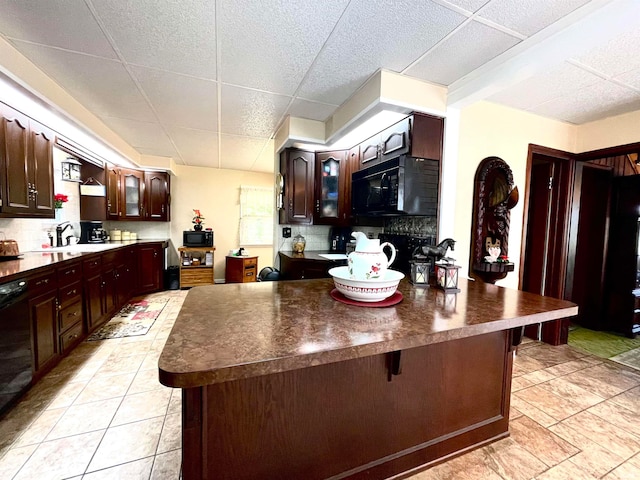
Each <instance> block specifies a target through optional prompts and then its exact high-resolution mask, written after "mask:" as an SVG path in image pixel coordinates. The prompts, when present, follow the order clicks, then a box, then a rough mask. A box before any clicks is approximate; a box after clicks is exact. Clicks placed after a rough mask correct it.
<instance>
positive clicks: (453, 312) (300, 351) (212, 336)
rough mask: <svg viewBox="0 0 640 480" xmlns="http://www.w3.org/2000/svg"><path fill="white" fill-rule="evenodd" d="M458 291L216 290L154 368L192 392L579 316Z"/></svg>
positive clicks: (526, 297) (511, 296)
mask: <svg viewBox="0 0 640 480" xmlns="http://www.w3.org/2000/svg"><path fill="white" fill-rule="evenodd" d="M459 286H460V288H461V290H462V291H461V292H460V293H458V294H445V293H444V292H442V291H441V290H439V289H437V288H435V287H431V288H428V289H423V288H417V287H414V286H413V285H411V283H409V282H408V281H407V280H406V279H404V280H402V281H401V282H400V286H399V291H400V292H401V293H402V294H403V296H404V299H403V301H402V302H401V303H399V304H397V305H395V306H392V307H386V308H372V307H359V306H351V305H345V304H343V303H341V302H338V301H336V300H334V299H333V298H332V297H331V296H330V295H329V293H330V291H331V290H332V289H333V280H332V279H319V280H299V281H281V282H258V283H245V284H224V285H211V286H203V287H196V288H193V289H192V290H191V291H190V292H189V293H188V295H187V298H186V299H185V302H184V304H183V306H182V309H181V311H180V313H179V315H178V318H177V319H176V322H175V325H174V327H173V330H172V331H171V333H170V335H169V338H168V339H167V342H166V344H165V346H164V350H163V351H162V354H161V356H160V360H159V362H158V366H159V372H160V381H161V383H163V384H164V385H167V386H170V387H179V388H192V387H200V386H204V385H210V384H214V383H222V382H226V381H231V380H237V379H242V378H249V377H255V376H260V375H267V374H272V373H277V372H283V371H288V370H295V369H301V368H306V367H311V366H315V365H322V364H327V363H332V362H340V361H344V360H350V359H355V358H359V357H365V356H369V355H375V354H380V353H386V352H391V351H394V350H401V349H406V348H412V347H418V346H422V345H428V344H432V343H438V342H445V341H448V340H454V339H458V338H464V337H470V336H475V335H481V334H483V333H489V332H495V331H500V330H506V329H510V328H514V327H520V326H523V325H528V324H533V323H539V322H545V321H549V320H555V319H559V318H565V317H570V316H574V315H576V314H577V313H578V307H577V306H576V305H575V304H573V303H571V302H568V301H564V300H558V299H554V298H550V297H542V296H540V295H535V294H531V293H527V292H522V291H520V290H513V289H507V288H502V287H498V286H495V285H491V284H485V283H482V282H473V281H467V280H464V279H460V282H459Z"/></svg>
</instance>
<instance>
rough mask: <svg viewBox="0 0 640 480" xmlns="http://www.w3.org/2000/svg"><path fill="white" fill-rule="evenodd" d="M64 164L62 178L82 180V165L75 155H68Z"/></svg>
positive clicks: (73, 180)
mask: <svg viewBox="0 0 640 480" xmlns="http://www.w3.org/2000/svg"><path fill="white" fill-rule="evenodd" d="M61 164H62V180H66V181H68V182H80V181H81V180H80V166H81V165H82V164H81V163H80V162H79V161H78V160H76V159H75V158H73V157H67V159H66V160H64V161H62V162H61Z"/></svg>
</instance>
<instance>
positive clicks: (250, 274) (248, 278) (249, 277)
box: [242, 267, 256, 283]
mask: <svg viewBox="0 0 640 480" xmlns="http://www.w3.org/2000/svg"><path fill="white" fill-rule="evenodd" d="M255 281H256V268H255V267H251V268H245V270H244V278H243V279H242V282H243V283H247V282H255Z"/></svg>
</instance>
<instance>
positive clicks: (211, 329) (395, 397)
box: [159, 279, 577, 480]
mask: <svg viewBox="0 0 640 480" xmlns="http://www.w3.org/2000/svg"><path fill="white" fill-rule="evenodd" d="M332 288H333V281H332V280H331V279H318V280H302V281H294V282H285V281H282V282H262V283H253V284H229V285H215V286H208V287H197V288H194V289H192V290H191V291H190V292H189V294H188V296H187V298H186V300H185V303H184V305H183V307H182V310H181V311H180V314H179V315H178V318H177V320H176V323H175V325H174V327H173V330H172V331H171V334H170V336H169V338H168V339H167V343H166V345H165V347H164V350H163V352H162V355H161V357H160V360H159V375H160V381H161V382H162V383H163V384H164V385H167V386H170V387H178V388H182V389H183V413H182V415H183V417H182V435H183V444H182V452H183V478H184V479H185V480H190V479H200V478H209V479H213V478H215V479H249V478H255V479H258V478H259V479H266V478H268V479H279V478H282V479H298V478H300V479H321V478H336V479H337V478H354V479H355V478H368V479H370V478H373V479H382V478H388V477H392V476H395V475H402V474H403V472H414V473H415V472H416V471H419V470H420V469H423V468H426V466H428V465H431V464H433V463H435V462H438V461H441V460H443V459H446V458H448V457H449V456H451V455H455V454H459V453H462V452H464V451H467V450H469V449H471V448H476V447H478V446H481V445H484V444H486V443H488V442H491V441H494V440H496V439H499V438H503V437H505V436H507V435H508V422H509V397H510V392H511V368H512V358H513V355H512V352H513V350H514V347H515V345H516V344H517V343H518V342H519V338H520V332H521V331H522V328H521V327H522V326H524V325H528V324H533V323H539V322H545V321H549V320H555V319H559V318H565V317H569V316H574V315H576V314H577V307H576V306H575V305H574V304H572V303H570V302H566V301H562V300H557V299H552V298H548V297H541V296H538V295H534V294H530V293H526V292H521V291H518V290H510V289H504V288H500V287H497V286H495V285H490V284H484V283H481V282H472V281H466V280H463V279H461V280H460V288H461V290H462V291H461V292H460V293H458V294H457V295H456V294H445V293H444V292H442V291H440V290H437V289H435V288H431V289H422V288H415V287H413V286H412V285H411V284H410V283H409V282H407V281H406V279H405V280H403V281H401V282H400V286H399V291H400V292H401V293H402V294H403V296H404V299H403V301H402V302H401V303H399V304H397V305H395V306H392V307H387V308H373V307H358V306H350V305H346V304H343V303H340V302H338V301H335V300H334V299H333V298H332V297H331V296H330V295H329V293H330V291H331V290H332Z"/></svg>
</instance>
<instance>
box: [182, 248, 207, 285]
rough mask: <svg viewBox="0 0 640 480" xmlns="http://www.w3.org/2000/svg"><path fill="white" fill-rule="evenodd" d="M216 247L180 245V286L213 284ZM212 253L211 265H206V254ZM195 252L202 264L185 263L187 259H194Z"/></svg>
mask: <svg viewBox="0 0 640 480" xmlns="http://www.w3.org/2000/svg"><path fill="white" fill-rule="evenodd" d="M215 250H216V247H180V248H178V252H179V253H180V288H189V287H197V286H200V285H213V283H214V276H213V263H214V252H215ZM207 253H211V265H206V264H205V263H204V262H205V259H206V254H207ZM194 254H196V255H195V256H197V257H198V258H200V261H201V262H202V263H201V264H200V265H184V261H185V259H192V258H193V256H194Z"/></svg>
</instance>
